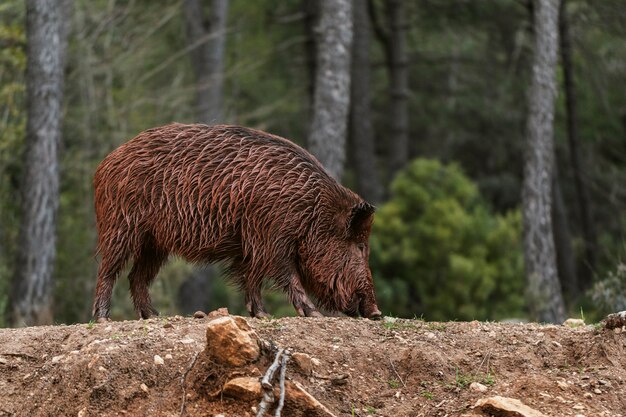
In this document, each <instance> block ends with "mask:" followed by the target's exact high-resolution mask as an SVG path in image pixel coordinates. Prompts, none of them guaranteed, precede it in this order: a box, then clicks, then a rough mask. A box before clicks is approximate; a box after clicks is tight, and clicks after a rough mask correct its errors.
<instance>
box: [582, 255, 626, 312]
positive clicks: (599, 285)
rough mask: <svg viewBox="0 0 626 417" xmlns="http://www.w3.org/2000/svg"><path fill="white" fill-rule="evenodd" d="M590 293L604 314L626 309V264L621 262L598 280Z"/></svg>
mask: <svg viewBox="0 0 626 417" xmlns="http://www.w3.org/2000/svg"><path fill="white" fill-rule="evenodd" d="M589 293H590V296H591V299H592V300H593V302H594V303H595V305H596V306H597V308H599V309H601V310H600V311H602V312H603V313H604V314H608V313H612V312H616V311H624V310H626V264H624V263H619V264H618V265H617V269H616V270H615V271H609V272H608V273H607V275H606V277H604V278H603V279H601V280H600V281H598V282H596V284H595V285H594V286H593V288H592V289H591V290H590V291H589ZM604 314H603V315H604Z"/></svg>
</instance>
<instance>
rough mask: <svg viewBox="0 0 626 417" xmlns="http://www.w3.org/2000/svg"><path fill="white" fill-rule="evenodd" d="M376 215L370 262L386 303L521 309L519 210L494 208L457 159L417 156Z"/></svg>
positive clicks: (463, 311)
mask: <svg viewBox="0 0 626 417" xmlns="http://www.w3.org/2000/svg"><path fill="white" fill-rule="evenodd" d="M391 192H392V195H391V199H390V200H389V201H388V202H387V203H386V204H384V205H383V206H382V207H381V208H380V209H379V210H378V213H377V215H376V220H375V222H374V227H373V232H372V240H371V266H372V271H373V274H374V279H375V281H376V284H377V294H378V298H379V304H380V307H381V308H382V309H383V312H384V313H389V314H393V315H395V316H404V317H414V316H421V315H423V316H424V317H426V318H428V319H430V320H450V319H459V320H471V319H480V320H484V319H501V318H506V317H519V316H520V315H523V307H524V298H523V287H524V281H523V259H522V251H521V241H520V237H519V236H520V230H521V221H520V215H519V212H513V213H509V214H507V215H506V216H500V215H494V214H492V213H490V211H489V209H488V207H487V205H486V204H485V203H484V201H483V200H482V199H481V197H480V195H479V192H478V189H477V187H476V186H475V185H474V184H473V183H472V182H471V181H470V180H469V179H468V178H467V177H466V176H465V175H464V174H463V173H462V172H461V170H460V168H459V167H458V166H456V165H454V164H451V165H442V164H441V163H440V162H438V161H436V160H426V159H417V160H415V161H414V162H413V163H411V164H410V166H409V167H408V168H407V169H405V170H404V171H403V172H401V173H400V174H399V175H398V176H397V177H396V179H395V180H394V182H393V184H392V188H391Z"/></svg>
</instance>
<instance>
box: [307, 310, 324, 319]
mask: <svg viewBox="0 0 626 417" xmlns="http://www.w3.org/2000/svg"><path fill="white" fill-rule="evenodd" d="M306 316H307V317H317V318H320V317H324V315H323V314H322V313H320V312H319V311H317V310H310V311H307V312H306Z"/></svg>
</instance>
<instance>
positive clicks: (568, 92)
mask: <svg viewBox="0 0 626 417" xmlns="http://www.w3.org/2000/svg"><path fill="white" fill-rule="evenodd" d="M566 4H567V1H566V0H562V2H561V11H560V16H559V23H560V24H559V34H560V41H561V48H560V51H561V64H562V65H563V89H564V90H565V109H566V120H567V139H568V144H569V156H570V164H571V166H572V172H573V174H574V185H575V187H576V200H577V202H578V210H579V212H580V220H581V226H582V233H583V239H584V242H585V266H586V268H585V272H584V276H583V277H582V279H581V280H579V283H578V287H577V291H578V292H581V293H582V292H584V291H585V290H586V289H588V288H589V286H590V285H591V282H592V279H593V273H594V271H595V264H596V252H597V247H596V230H595V227H594V224H593V218H592V214H591V200H590V199H589V192H588V189H587V184H586V182H585V180H584V177H583V172H584V167H583V166H582V162H581V158H580V151H579V143H580V141H579V139H578V105H577V101H576V92H575V90H576V85H575V83H574V65H573V64H572V44H571V39H570V30H569V23H568V17H567V12H566V10H565V9H566Z"/></svg>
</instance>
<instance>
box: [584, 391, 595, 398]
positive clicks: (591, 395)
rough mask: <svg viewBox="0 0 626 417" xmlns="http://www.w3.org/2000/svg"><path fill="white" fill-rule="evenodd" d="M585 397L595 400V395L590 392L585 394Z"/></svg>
mask: <svg viewBox="0 0 626 417" xmlns="http://www.w3.org/2000/svg"><path fill="white" fill-rule="evenodd" d="M583 397H585V398H593V394H592V393H590V392H585V394H584V395H583Z"/></svg>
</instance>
